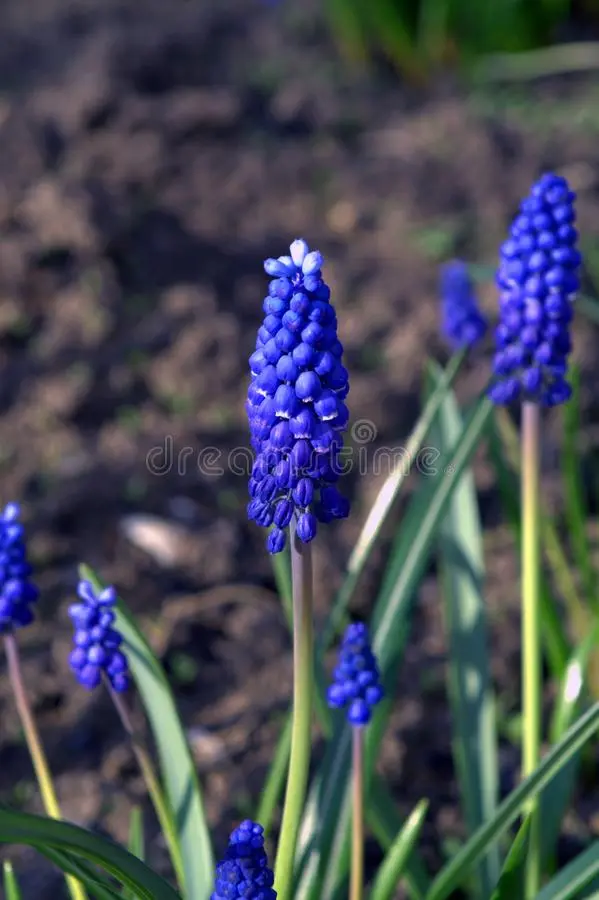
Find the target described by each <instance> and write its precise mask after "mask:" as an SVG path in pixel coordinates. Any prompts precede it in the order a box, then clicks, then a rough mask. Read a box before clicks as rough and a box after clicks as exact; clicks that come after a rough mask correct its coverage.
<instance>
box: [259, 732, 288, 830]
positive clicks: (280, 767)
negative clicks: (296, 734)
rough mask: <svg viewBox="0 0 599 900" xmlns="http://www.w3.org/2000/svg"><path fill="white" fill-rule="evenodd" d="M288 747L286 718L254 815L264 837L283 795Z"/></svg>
mask: <svg viewBox="0 0 599 900" xmlns="http://www.w3.org/2000/svg"><path fill="white" fill-rule="evenodd" d="M290 747H291V719H289V718H287V719H286V720H285V724H284V725H283V730H282V731H281V734H280V735H279V740H278V742H277V747H276V750H275V755H274V757H273V760H272V763H271V764H270V768H269V770H268V777H267V779H266V782H265V784H264V787H263V788H262V792H261V795H260V805H259V806H258V811H257V813H256V822H260V824H261V825H262V827H263V828H264V834H265V835H268V834H269V833H270V829H271V827H272V823H273V818H274V813H275V810H276V807H277V803H278V802H279V799H280V797H281V794H282V793H283V787H284V785H285V778H286V775H287V763H288V761H289V751H290Z"/></svg>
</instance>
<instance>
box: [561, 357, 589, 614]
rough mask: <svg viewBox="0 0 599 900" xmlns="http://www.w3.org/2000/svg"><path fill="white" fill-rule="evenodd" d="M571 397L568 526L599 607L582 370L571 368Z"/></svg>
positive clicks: (565, 451)
mask: <svg viewBox="0 0 599 900" xmlns="http://www.w3.org/2000/svg"><path fill="white" fill-rule="evenodd" d="M570 383H571V384H572V388H573V393H572V398H571V399H570V400H569V402H568V403H566V404H565V406H564V413H563V415H564V419H563V422H564V436H563V445H562V476H563V485H564V504H565V519H566V529H567V533H568V536H569V539H570V542H571V545H572V552H573V555H574V561H575V563H576V566H577V567H578V570H579V572H580V575H581V579H582V586H583V593H584V595H585V597H586V598H587V600H588V601H589V602H590V603H593V605H594V607H595V609H596V608H597V606H596V597H595V593H596V586H597V573H596V571H595V569H594V566H593V563H592V558H591V548H590V546H589V540H588V535H587V521H588V510H587V509H586V503H585V492H584V487H583V483H582V475H581V468H580V454H579V452H578V437H579V434H580V370H579V369H578V367H577V366H572V367H571V369H570Z"/></svg>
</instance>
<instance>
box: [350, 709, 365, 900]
mask: <svg viewBox="0 0 599 900" xmlns="http://www.w3.org/2000/svg"><path fill="white" fill-rule="evenodd" d="M352 795H353V814H352V854H351V878H350V893H349V896H350V900H362V896H363V891H364V729H363V728H359V727H355V726H354V727H353V734H352Z"/></svg>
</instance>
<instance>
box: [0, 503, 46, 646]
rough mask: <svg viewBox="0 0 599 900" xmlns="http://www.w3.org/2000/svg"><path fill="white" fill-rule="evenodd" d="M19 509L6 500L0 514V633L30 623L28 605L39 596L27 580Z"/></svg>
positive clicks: (26, 564)
mask: <svg viewBox="0 0 599 900" xmlns="http://www.w3.org/2000/svg"><path fill="white" fill-rule="evenodd" d="M20 515H21V509H20V507H19V506H18V504H17V503H9V504H8V505H7V506H5V507H4V510H3V511H2V514H1V515H0V634H6V633H7V632H9V631H12V629H13V628H24V627H25V626H26V625H29V624H30V623H31V622H33V610H32V606H33V604H34V603H35V601H36V600H37V598H38V596H39V591H38V589H37V587H36V586H35V585H34V584H33V582H32V581H31V580H30V576H31V572H32V569H31V566H30V565H29V563H28V561H27V547H26V545H25V530H24V528H23V526H22V524H21V523H20V522H19V517H20Z"/></svg>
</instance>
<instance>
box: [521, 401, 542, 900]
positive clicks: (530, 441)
mask: <svg viewBox="0 0 599 900" xmlns="http://www.w3.org/2000/svg"><path fill="white" fill-rule="evenodd" d="M540 450H541V408H540V406H539V404H538V403H524V404H523V407H522V482H521V488H522V519H523V521H522V652H523V656H522V658H523V666H524V672H523V678H522V717H523V723H524V730H523V746H522V775H523V776H524V778H527V777H528V776H529V775H532V773H533V772H534V770H535V769H536V768H537V766H538V765H539V762H540V755H541V754H540V747H541V699H542V698H541V687H542V656H541V616H540V575H541V570H540V566H541V561H540V524H541V518H540V467H541V453H540ZM530 811H531V816H532V818H531V822H530V843H529V847H530V850H529V858H528V867H527V883H526V891H527V894H526V896H527V897H529V898H531V900H532V898H534V897H536V896H537V894H538V892H539V888H540V876H541V859H540V851H541V847H540V834H539V831H540V820H539V816H538V811H537V807H536V804H533V805H532V806H531V808H530Z"/></svg>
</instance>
